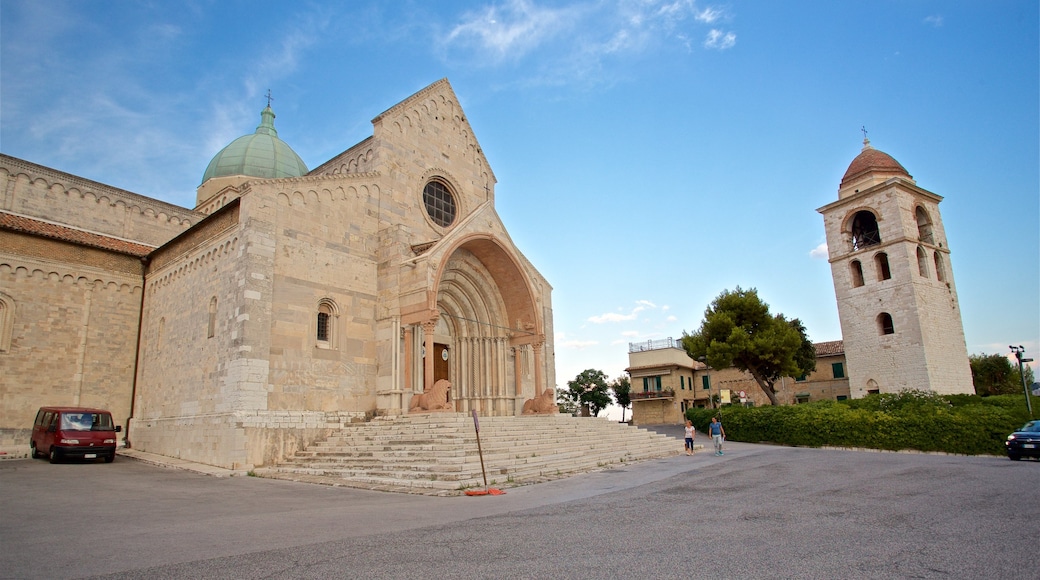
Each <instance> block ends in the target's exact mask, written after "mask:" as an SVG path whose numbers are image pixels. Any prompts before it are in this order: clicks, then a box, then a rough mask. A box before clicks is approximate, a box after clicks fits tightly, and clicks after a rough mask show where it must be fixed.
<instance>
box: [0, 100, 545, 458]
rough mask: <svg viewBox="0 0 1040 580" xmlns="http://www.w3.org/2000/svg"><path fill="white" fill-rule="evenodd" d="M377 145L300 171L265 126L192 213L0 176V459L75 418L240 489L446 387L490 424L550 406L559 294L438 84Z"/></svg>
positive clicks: (65, 184) (10, 162) (265, 115)
mask: <svg viewBox="0 0 1040 580" xmlns="http://www.w3.org/2000/svg"><path fill="white" fill-rule="evenodd" d="M372 125H373V133H372V136H371V137H369V138H367V139H365V140H364V141H362V142H360V143H358V144H357V145H354V146H353V147H350V148H349V149H347V150H346V151H344V152H343V153H341V154H340V155H337V156H336V157H334V158H332V159H330V160H328V161H326V162H324V163H322V164H320V165H319V166H318V167H317V168H315V169H313V170H308V169H307V167H306V165H305V164H304V162H303V161H302V160H301V159H300V158H299V157H298V156H297V155H296V154H295V153H294V152H293V151H292V149H291V148H290V147H289V146H288V145H287V144H285V143H284V142H282V141H281V140H280V139H278V137H277V131H276V130H275V128H274V112H273V111H272V110H271V108H270V107H269V106H268V107H267V108H265V109H264V110H263V111H262V113H261V122H260V125H259V126H258V127H257V129H256V131H255V132H254V133H251V134H247V135H244V136H243V137H241V138H239V139H236V140H235V141H234V142H232V143H231V144H229V145H228V146H227V147H226V148H225V149H224V150H222V151H221V152H220V153H218V154H217V156H216V157H214V159H213V161H212V162H211V163H210V165H209V167H207V168H206V171H205V172H204V174H203V179H202V183H201V185H200V186H199V188H198V196H197V204H196V208H195V209H186V208H180V207H176V206H173V205H171V204H166V203H163V202H160V201H157V200H154V199H150V198H147V197H144V196H140V195H137V194H134V193H130V192H127V191H123V190H119V189H117V188H114V187H111V186H108V185H104V184H100V183H96V182H91V181H89V180H85V179H82V178H79V177H76V176H73V175H69V174H65V173H62V172H60V171H56V170H54V169H50V168H47V167H42V166H39V165H35V164H33V163H30V162H27V161H23V160H20V159H15V158H12V157H8V156H0V387H2V389H0V391H2V400H0V436H2V440H0V445H2V449H3V450H5V451H8V452H10V453H18V452H19V451H20V452H22V453H23V454H24V452H25V450H26V449H27V447H26V445H27V443H28V431H27V429H28V427H29V425H30V424H31V422H32V418H33V415H34V413H35V410H36V408H37V407H39V406H42V405H58V404H62V405H74V404H80V405H92V406H99V407H106V408H109V409H111V410H112V411H113V412H114V414H115V415H116V416H117V417H118V418H119V419H118V422H119V423H120V424H121V425H124V427H126V428H127V436H128V440H129V442H130V443H131V444H132V446H133V447H135V448H137V449H140V450H143V451H150V452H154V453H159V454H163V455H167V456H172V457H179V458H184V459H188V460H192V461H197V462H201V463H207V464H211V465H218V466H225V467H234V468H247V467H250V466H258V465H268V464H271V463H272V462H274V461H276V460H278V459H281V458H284V457H286V456H287V455H289V454H291V453H293V452H294V451H295V450H297V449H299V448H301V447H303V446H306V445H308V444H310V443H311V442H313V441H314V440H315V439H316V438H318V437H320V436H323V435H324V434H325V433H327V431H328V429H331V428H335V427H337V426H341V425H343V424H345V423H349V422H353V421H361V420H365V419H368V418H371V417H374V416H380V415H398V414H403V413H407V412H409V410H410V408H411V407H412V403H413V396H414V395H417V394H421V393H423V392H424V391H427V390H430V389H431V388H432V387H433V385H434V383H435V382H437V381H438V380H440V379H446V380H448V381H450V390H449V391H448V393H447V399H448V401H447V406H449V407H450V409H451V410H454V411H459V412H469V411H470V410H473V409H475V410H477V411H479V412H480V413H481V414H482V415H493V416H513V415H519V414H521V412H522V409H523V405H524V402H525V401H526V400H528V399H532V398H534V397H535V396H536V395H537V394H539V393H542V392H543V391H544V390H545V389H547V388H549V389H551V388H553V386H554V385H555V370H554V369H555V364H554V354H553V343H552V336H553V333H552V303H551V290H552V289H551V286H550V285H549V283H548V282H547V281H546V280H545V279H544V278H543V277H542V276H541V274H539V272H538V271H537V270H536V269H535V267H534V266H533V265H532V264H531V263H530V262H528V260H527V259H526V258H525V257H524V256H523V254H522V253H521V252H520V251H519V249H518V248H516V246H515V245H514V244H513V242H512V240H511V239H510V237H509V234H508V232H507V230H506V228H505V225H504V224H503V223H502V220H501V219H500V218H499V216H498V214H497V212H496V211H495V183H496V179H495V176H494V173H493V172H492V170H491V168H490V167H489V166H488V163H487V160H486V158H485V157H484V154H483V152H482V150H481V148H480V145H479V143H478V142H477V140H476V138H475V136H474V134H473V130H472V128H471V127H470V126H469V123H468V122H467V120H466V116H465V113H464V112H463V111H462V109H461V108H460V106H459V104H458V99H457V98H456V96H455V94H454V92H453V91H452V88H451V86H450V85H449V84H448V82H447V80H440V81H438V82H435V83H433V84H432V85H430V86H428V87H426V88H425V89H423V90H421V91H419V92H418V93H416V94H415V95H412V96H411V97H409V98H408V99H405V100H404V101H402V102H401V103H399V104H397V105H395V106H394V107H392V108H390V109H388V110H387V111H385V112H383V113H381V114H379V115H378V116H376V117H375V119H373V121H372ZM417 400H418V399H417Z"/></svg>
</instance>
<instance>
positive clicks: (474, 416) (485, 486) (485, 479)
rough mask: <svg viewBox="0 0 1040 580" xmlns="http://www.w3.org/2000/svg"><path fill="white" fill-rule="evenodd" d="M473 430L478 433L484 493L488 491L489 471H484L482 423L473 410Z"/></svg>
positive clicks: (478, 449) (478, 452) (478, 451)
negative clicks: (481, 442)
mask: <svg viewBox="0 0 1040 580" xmlns="http://www.w3.org/2000/svg"><path fill="white" fill-rule="evenodd" d="M473 428H474V429H475V430H476V432H477V454H478V455H480V473H482V474H483V475H484V491H487V490H488V482H487V471H485V470H484V450H483V449H481V448H480V422H479V421H477V410H476V409H473Z"/></svg>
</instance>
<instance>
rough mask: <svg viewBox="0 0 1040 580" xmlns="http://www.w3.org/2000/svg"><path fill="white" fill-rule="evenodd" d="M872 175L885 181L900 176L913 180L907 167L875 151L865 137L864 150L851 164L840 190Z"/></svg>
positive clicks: (887, 155) (842, 180) (881, 152)
mask: <svg viewBox="0 0 1040 580" xmlns="http://www.w3.org/2000/svg"><path fill="white" fill-rule="evenodd" d="M870 174H877V176H878V177H883V179H888V178H890V177H896V176H899V177H906V178H907V179H909V180H913V177H912V176H911V175H910V173H909V172H908V171H907V170H906V168H905V167H903V166H902V165H901V164H900V163H899V162H898V161H896V160H895V159H894V158H893V157H892V156H891V155H889V154H888V153H885V152H884V151H879V150H877V149H874V147H872V146H871V145H870V139H867V138H866V137H864V138H863V149H862V150H861V151H860V153H859V155H857V156H856V158H855V159H853V160H852V163H850V164H849V168H848V169H847V170H846V171H845V175H844V176H843V177H842V178H841V185H839V186H838V188H839V189H844V188H845V187H846V186H847V185H851V184H852V183H853V182H855V181H859V180H860V178H863V177H866V176H868V175H870Z"/></svg>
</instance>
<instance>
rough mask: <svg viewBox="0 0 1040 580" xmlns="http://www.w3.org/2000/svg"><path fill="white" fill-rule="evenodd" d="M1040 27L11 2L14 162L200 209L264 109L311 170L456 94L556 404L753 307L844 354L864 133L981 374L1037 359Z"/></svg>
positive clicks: (721, 11)
mask: <svg viewBox="0 0 1040 580" xmlns="http://www.w3.org/2000/svg"><path fill="white" fill-rule="evenodd" d="M1038 30H1040V18H1038V7H1037V2H1035V1H1033V0H1030V1H1006V0H997V1H992V2H978V1H970V2H958V1H931V0H918V1H913V2H906V1H888V0H871V1H843V2H820V1H816V0H793V1H784V2H778V1H765V0H758V1H754V2H748V1H733V2H723V3H710V2H700V1H698V2H693V1H687V0H665V1H660V0H614V1H607V0H588V1H550V0H526V1H523V0H504V1H495V2H462V1H458V2H451V1H441V2H436V3H429V2H419V1H386V0H380V1H363V0H361V1H352V2H277V3H276V2H270V3H263V2H257V1H255V0H254V1H235V0H231V1H216V0H214V1H183V2H158V1H154V2H129V1H112V2H101V1H68V2H62V1H49V2H39V1H36V0H4V1H3V2H2V3H0V151H2V152H3V153H6V154H8V155H13V156H16V157H21V158H24V159H26V160H29V161H32V162H35V163H39V164H42V165H47V166H50V167H53V168H56V169H59V170H62V171H66V172H69V173H73V174H76V175H80V176H83V177H86V178H89V179H92V180H96V181H100V182H103V183H106V184H109V185H113V186H116V187H120V188H123V189H128V190H130V191H133V192H136V193H140V194H143V195H147V196H150V197H155V198H159V199H162V200H165V201H168V202H172V203H176V204H179V205H182V206H189V207H190V206H191V205H193V203H194V199H195V188H196V187H197V186H198V185H199V181H200V179H201V177H202V174H203V171H204V170H205V168H206V165H207V163H208V162H209V160H210V159H211V158H212V157H213V155H214V154H216V152H217V151H219V150H220V149H221V148H222V147H223V146H224V145H226V144H228V143H229V142H230V141H231V140H233V139H234V138H236V137H238V136H241V135H244V134H248V133H252V132H253V130H254V129H255V127H256V125H257V124H258V123H259V112H260V110H261V109H262V108H263V106H264V105H265V104H266V99H265V98H264V94H265V93H266V92H267V90H268V89H270V90H271V92H272V94H273V96H274V102H273V104H272V106H273V108H274V110H275V112H276V113H277V115H278V118H277V121H276V126H277V128H278V131H279V136H280V137H281V138H282V139H283V140H284V141H286V142H287V143H289V144H290V145H291V146H292V147H293V149H294V150H295V151H296V152H297V153H298V154H299V155H300V156H301V157H302V158H303V160H304V161H305V162H306V163H307V165H308V167H312V168H313V167H316V166H318V165H320V164H321V163H322V162H324V161H326V160H328V159H330V158H331V157H333V156H334V155H336V154H338V153H340V152H342V151H343V150H345V149H347V148H348V147H350V146H351V145H353V144H355V143H357V142H358V141H360V140H362V139H364V138H365V137H367V136H369V135H371V130H372V128H371V123H370V121H371V119H372V118H374V117H375V116H376V115H378V114H379V113H381V112H382V111H384V110H386V109H388V108H389V107H391V106H393V105H394V104H396V103H398V102H399V101H401V100H403V99H404V98H406V97H408V96H409V95H411V94H412V93H414V92H415V91H417V90H419V89H421V88H423V87H425V86H426V85H428V84H430V83H432V82H434V81H436V80H438V79H440V78H443V77H447V78H448V79H449V81H450V82H451V84H452V86H453V87H454V89H455V92H456V94H457V95H458V97H459V99H460V101H461V104H462V106H463V108H464V110H465V111H466V113H467V116H468V119H469V122H470V124H471V125H472V127H473V129H474V132H475V134H476V137H477V139H478V140H479V142H480V144H481V146H482V148H483V150H484V152H485V154H486V155H487V157H488V160H489V161H490V163H491V166H492V168H493V169H494V171H495V174H496V176H497V177H498V185H497V198H496V199H497V207H498V212H499V214H500V215H501V216H502V219H503V220H504V221H505V223H506V226H507V227H508V228H509V231H510V234H511V236H512V238H513V240H514V242H515V243H516V244H517V245H518V246H519V248H520V250H521V251H522V252H524V254H525V255H526V256H527V257H528V258H529V259H530V260H531V261H532V262H533V263H534V264H535V265H536V267H538V268H539V270H540V271H541V272H542V274H544V275H545V276H546V277H547V278H548V280H549V282H550V283H551V284H552V285H553V288H554V291H553V306H554V315H555V317H554V318H555V320H554V322H555V331H556V337H555V338H556V360H557V369H556V370H557V383H558V385H559V386H565V385H566V382H567V381H568V380H570V379H572V378H574V376H575V375H577V374H578V373H580V372H581V371H583V370H585V369H587V368H593V369H598V370H602V371H604V372H605V373H606V374H607V375H608V376H609V377H611V378H613V377H616V376H618V375H620V374H621V373H622V371H623V369H624V368H625V367H626V366H627V364H628V357H627V352H628V343H630V342H639V341H646V340H654V339H661V338H667V337H674V338H678V337H680V336H681V335H682V332H683V331H684V330H686V331H693V330H696V329H697V328H698V327H699V326H700V323H701V320H702V317H703V313H704V309H705V307H706V306H707V305H708V303H709V302H710V301H711V300H712V299H713V298H714V297H715V296H717V295H718V294H719V293H720V292H722V291H723V290H726V289H733V288H735V287H736V286H738V285H739V286H741V287H744V288H752V287H753V288H757V289H758V291H759V294H760V296H761V297H762V298H763V299H764V300H765V301H766V302H768V303H769V304H770V306H771V308H772V310H773V311H774V312H782V313H784V314H785V315H787V316H788V317H798V318H801V319H802V320H803V321H804V322H805V324H806V326H807V328H808V332H809V335H810V338H812V339H813V340H814V341H827V340H837V339H840V338H841V330H840V327H839V323H838V314H837V306H836V303H835V298H834V288H833V285H832V282H831V275H830V268H829V266H828V263H827V260H826V258H825V249H824V248H823V247H822V244H823V243H824V240H825V236H824V230H823V219H822V217H821V216H820V215H819V214H818V213H817V212H816V211H815V210H816V208H818V207H821V206H823V205H825V204H827V203H829V202H831V201H834V200H835V199H837V188H838V183H839V181H840V180H841V177H842V175H843V174H844V172H845V170H846V168H847V167H848V165H849V163H850V162H851V161H852V159H853V158H854V157H855V156H856V155H857V154H858V153H859V151H860V148H861V146H862V140H863V134H862V133H861V132H860V129H861V127H864V126H865V127H866V129H867V131H868V132H869V134H868V136H869V138H870V140H871V143H872V144H873V146H874V147H876V148H877V149H880V150H882V151H885V152H886V153H889V154H890V155H892V156H893V157H894V158H895V159H897V160H898V161H899V162H900V163H901V164H902V165H903V166H904V167H906V169H907V170H908V171H909V172H910V174H911V175H913V176H914V178H915V179H916V180H917V183H918V185H919V186H921V187H923V188H925V189H927V190H929V191H932V192H934V193H937V194H939V195H941V196H943V197H944V198H945V200H944V201H943V203H942V204H941V205H940V209H941V211H942V217H943V222H944V225H945V227H946V232H947V237H948V239H949V243H950V248H951V250H952V269H953V276H954V279H955V282H956V285H957V289H958V292H959V296H960V304H961V309H962V312H963V322H964V329H965V335H966V339H967V345H968V352H969V353H989V354H992V353H1001V354H1007V353H1008V349H1007V346H1008V345H1009V344H1015V345H1018V344H1021V345H1024V346H1025V347H1026V350H1027V356H1032V357H1034V358H1038V359H1040V356H1037V355H1038V354H1040V353H1038V352H1037V350H1038V347H1040V238H1038V231H1040V228H1038V224H1040V219H1038V218H1040V168H1038V167H1040V124H1038V111H1040V82H1038V71H1040V62H1038V61H1040V59H1038V55H1040V43H1038ZM821 250H823V253H822V257H821Z"/></svg>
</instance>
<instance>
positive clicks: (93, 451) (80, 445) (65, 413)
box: [29, 407, 123, 463]
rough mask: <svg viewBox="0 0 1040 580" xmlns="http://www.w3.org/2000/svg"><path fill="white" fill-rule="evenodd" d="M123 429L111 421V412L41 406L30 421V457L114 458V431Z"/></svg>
mask: <svg viewBox="0 0 1040 580" xmlns="http://www.w3.org/2000/svg"><path fill="white" fill-rule="evenodd" d="M122 430H123V428H122V427H121V426H119V425H115V424H114V423H113V422H112V413H109V412H108V411H104V410H101V409H88V408H86V407H40V410H39V411H38V412H37V413H36V421H35V422H34V423H33V431H32V440H31V441H30V442H29V452H30V455H29V456H30V457H32V458H34V459H35V458H37V457H43V456H46V457H49V458H50V460H51V463H57V462H59V461H61V460H62V459H63V458H65V457H78V458H80V459H97V458H98V457H104V458H105V463H112V460H114V459H115V458H116V433H119V432H120V431H122Z"/></svg>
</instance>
